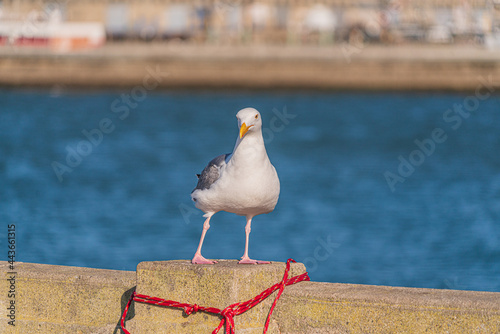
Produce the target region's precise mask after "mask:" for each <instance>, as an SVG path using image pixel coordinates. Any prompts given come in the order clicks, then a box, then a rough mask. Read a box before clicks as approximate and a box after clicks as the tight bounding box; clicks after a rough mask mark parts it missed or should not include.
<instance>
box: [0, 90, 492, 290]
mask: <svg viewBox="0 0 500 334" xmlns="http://www.w3.org/2000/svg"><path fill="white" fill-rule="evenodd" d="M130 93H131V92H130V91H128V90H123V91H106V92H96V91H90V92H71V91H70V92H65V91H49V90H47V91H16V90H3V91H1V90H0V186H1V188H0V223H1V224H2V225H3V227H0V246H1V247H2V248H4V251H2V253H4V254H6V253H7V247H6V243H5V241H6V239H7V237H6V233H7V225H9V224H12V223H14V224H16V230H17V235H16V238H17V260H19V261H25V262H37V263H49V264H58V265H71V266H88V267H95V268H109V269H124V270H135V267H136V265H137V264H138V263H139V262H141V261H152V260H171V259H190V258H191V257H192V256H193V254H194V252H195V250H196V247H197V244H198V241H199V237H200V233H201V228H202V223H203V217H202V213H201V212H200V211H198V210H197V209H196V208H195V207H194V206H193V204H192V203H191V200H190V192H191V190H192V189H193V188H194V187H195V185H196V182H197V180H196V173H199V172H200V171H201V170H202V169H203V167H204V166H205V164H206V163H207V162H208V161H209V160H210V159H212V158H213V157H215V156H216V155H219V154H221V153H227V152H230V151H231V150H232V148H233V145H234V141H235V138H236V135H237V123H236V118H235V114H236V112H237V111H238V110H239V109H241V108H243V107H247V106H253V107H256V108H257V109H259V110H260V111H261V113H262V116H263V121H264V127H265V129H266V130H265V131H264V137H265V139H266V145H267V150H268V154H269V156H270V159H271V161H272V162H273V164H274V165H275V167H276V169H277V171H278V173H279V176H280V179H281V196H280V199H279V202H278V205H277V207H276V209H275V211H274V212H272V213H270V214H268V215H261V216H257V217H256V218H255V219H254V220H253V224H252V233H251V236H250V256H251V257H253V258H257V259H267V260H276V261H286V259H287V258H294V259H295V260H297V261H300V262H304V263H305V264H306V266H307V267H308V270H309V272H310V275H311V277H312V279H313V280H315V281H328V282H344V283H362V284H377V285H393V286H409V287H428V288H450V289H466V290H488V291H500V280H499V279H498V277H500V173H499V171H500V154H499V152H500V112H499V111H500V96H495V95H493V96H490V97H489V98H487V99H485V100H478V99H476V100H474V98H473V97H472V95H470V96H469V95H468V94H466V93H464V94H458V93H455V94H445V93H418V94H417V93H415V94H410V93H365V92H349V93H345V92H306V91H304V92H302V91H293V92H221V91H215V92H211V91H206V92H204V91H175V92H149V94H148V96H147V97H144V98H143V97H142V96H141V97H139V96H136V97H138V99H135V100H134V99H132V100H129V101H128V102H127V101H121V99H122V94H130ZM454 105H458V106H465V107H466V108H468V109H469V110H472V111H471V112H470V115H468V117H467V118H464V117H463V116H460V114H458V113H454V112H453V110H452V111H448V110H449V109H453V107H454ZM463 110H465V109H463ZM464 115H466V114H465V113H464ZM99 127H102V129H100V130H99V131H100V132H101V133H102V137H101V136H100V135H99V134H98V132H97V131H93V132H92V130H93V129H96V128H99ZM435 129H437V130H435ZM439 129H441V130H439ZM84 131H89V133H91V134H92V133H93V134H94V137H93V141H94V144H91V143H90V142H89V141H87V142H85V141H86V140H87V137H86V136H85V135H84ZM103 131H105V132H103ZM436 131H437V133H436ZM433 135H434V137H435V138H434V139H432V138H433ZM415 140H419V141H421V142H423V143H424V144H423V145H427V146H423V148H422V149H419V147H418V146H417V144H416V143H415ZM431 141H432V143H431ZM73 150H74V151H76V152H77V153H78V151H79V152H80V154H79V158H78V157H75V156H70V157H69V160H67V158H68V152H70V151H73ZM416 150H420V151H421V152H420V153H419V152H416ZM424 151H425V152H424ZM70 155H71V154H70ZM401 159H403V160H401ZM401 161H404V162H403V163H402V162H401ZM410 161H412V162H410ZM411 163H414V165H416V166H413V165H410V164H411ZM56 165H57V166H58V168H56V170H58V173H59V176H60V179H61V180H59V179H58V176H57V173H56V171H55V170H54V167H53V166H56ZM400 165H402V166H400ZM61 166H65V167H61ZM398 168H399V169H400V172H398ZM70 170H71V171H70ZM390 173H392V174H390ZM387 175H391V176H390V177H389V178H390V179H391V180H392V188H391V184H390V183H391V182H389V183H388V182H387V179H386V176H387ZM394 177H395V178H394ZM394 180H397V181H394ZM402 181H404V182H402ZM244 225H245V221H244V217H240V216H236V215H234V214H229V213H224V212H221V213H218V214H216V215H215V216H214V217H213V218H212V221H211V228H210V230H209V231H208V234H207V237H206V239H205V243H204V248H203V254H204V255H205V257H207V258H228V259H236V258H239V257H240V256H241V255H242V254H243V250H244V240H245V234H244Z"/></svg>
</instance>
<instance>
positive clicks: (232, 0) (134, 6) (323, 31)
mask: <svg viewBox="0 0 500 334" xmlns="http://www.w3.org/2000/svg"><path fill="white" fill-rule="evenodd" d="M54 20H56V21H58V22H60V25H59V26H56V28H54V27H53V28H52V30H54V29H55V30H58V29H59V30H63V31H66V32H67V34H69V35H71V29H70V28H69V26H65V24H70V25H71V24H72V25H73V26H78V25H79V28H72V29H74V30H75V33H76V32H78V31H79V32H80V33H81V31H82V30H83V31H89V30H92V29H93V30H94V33H93V34H91V35H92V36H93V37H88V35H90V34H87V37H79V38H76V42H73V43H76V45H78V44H83V45H87V44H88V45H90V46H96V45H101V44H102V43H103V40H104V39H103V38H102V36H100V32H99V31H100V28H99V27H102V30H103V31H105V35H106V38H107V40H108V41H115V42H116V41H124V40H143V41H168V42H172V41H182V42H184V43H194V44H216V45H217V44H222V45H241V44H245V45H254V44H260V45H262V44H270V45H331V44H335V43H345V42H348V43H351V44H354V45H361V44H362V43H384V44H401V43H446V44H451V43H456V44H464V43H469V44H478V45H483V44H486V45H489V46H495V45H497V46H498V45H499V44H500V42H499V40H500V39H499V38H498V36H500V0H470V1H465V0H442V1H438V0H422V1H405V0H399V1H397V0H395V1H390V0H358V1H347V0H318V1H316V0H256V1H252V0H197V1H178V0H123V1H115V0H50V1H47V0H3V1H2V0H0V44H41V45H44V44H46V42H47V41H46V39H47V38H49V39H50V38H52V37H51V36H52V35H47V34H45V35H44V34H43V33H42V34H41V33H40V32H44V31H47V27H48V26H50V25H51V24H52V25H53V26H54ZM13 22H14V23H13ZM86 24H93V25H94V26H93V28H90V27H91V25H88V26H86ZM82 27H83V28H82ZM47 36H48V37H47ZM85 38H87V39H91V38H94V39H93V41H94V42H93V43H90V42H89V43H86V42H85ZM82 40H83V42H82ZM78 41H80V42H78Z"/></svg>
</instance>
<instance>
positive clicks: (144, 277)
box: [127, 260, 306, 333]
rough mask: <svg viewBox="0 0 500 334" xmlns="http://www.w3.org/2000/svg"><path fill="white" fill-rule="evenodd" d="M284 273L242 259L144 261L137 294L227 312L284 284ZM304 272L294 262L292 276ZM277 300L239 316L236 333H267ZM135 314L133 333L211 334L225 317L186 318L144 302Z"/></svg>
mask: <svg viewBox="0 0 500 334" xmlns="http://www.w3.org/2000/svg"><path fill="white" fill-rule="evenodd" d="M284 271H285V264H284V263H272V264H268V265H239V264H238V262H237V261H232V260H219V263H217V264H216V265H193V264H191V263H190V261H185V260H183V261H163V262H142V263H140V264H139V265H138V266H137V292H138V293H140V294H146V295H149V296H161V298H164V299H170V300H175V301H178V302H182V303H190V304H198V305H200V306H207V307H216V308H219V309H224V308H225V307H227V306H229V305H231V304H234V303H236V302H243V301H247V300H249V299H251V298H253V297H255V296H257V295H258V294H260V293H261V292H262V291H264V290H265V289H267V288H269V287H270V286H272V285H274V284H276V283H278V282H280V281H281V280H282V278H283V273H284ZM305 271H306V268H305V267H304V265H303V264H302V263H292V264H291V266H290V272H289V275H290V276H289V277H292V276H296V275H300V274H302V273H304V272H305ZM275 294H276V293H274V295H275ZM272 302H273V298H272V297H270V298H267V299H266V300H265V301H263V302H262V303H260V304H259V305H257V306H255V307H254V308H252V309H251V310H249V311H247V312H245V313H243V314H241V315H238V316H236V317H235V318H234V321H235V324H236V329H237V331H238V332H243V333H262V329H263V326H264V323H265V321H266V317H267V313H268V312H269V308H270V307H271V305H272ZM135 314H136V317H135V318H134V319H133V320H132V321H130V322H129V323H130V330H131V333H211V332H212V331H213V330H214V329H215V328H216V327H217V326H218V324H219V322H220V319H221V318H219V317H217V316H214V315H210V314H206V313H203V312H198V313H195V314H191V315H190V316H188V317H187V316H186V315H185V314H184V313H183V311H182V310H181V309H173V308H162V307H155V306H150V305H147V304H141V303H137V304H135ZM127 328H129V325H128V324H127Z"/></svg>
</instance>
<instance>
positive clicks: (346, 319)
mask: <svg viewBox="0 0 500 334" xmlns="http://www.w3.org/2000/svg"><path fill="white" fill-rule="evenodd" d="M273 318H274V319H275V320H276V322H277V323H278V324H279V329H280V333H290V334H291V333H500V293H494V292H474V291H456V290H436V289H416V288H395V287H386V286H370V285H353V284H333V283H317V282H303V283H300V284H298V285H297V286H290V287H287V289H286V290H285V292H284V293H283V296H282V297H281V299H280V302H279V303H278V306H277V308H276V315H275V316H273Z"/></svg>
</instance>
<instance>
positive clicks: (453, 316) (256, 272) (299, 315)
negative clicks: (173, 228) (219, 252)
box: [0, 261, 500, 334]
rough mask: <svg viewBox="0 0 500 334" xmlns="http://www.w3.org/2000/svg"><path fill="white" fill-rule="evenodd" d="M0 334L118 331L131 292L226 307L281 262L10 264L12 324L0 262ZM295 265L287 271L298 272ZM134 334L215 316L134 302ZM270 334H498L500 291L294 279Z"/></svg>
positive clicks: (252, 323) (257, 318)
mask: <svg viewBox="0 0 500 334" xmlns="http://www.w3.org/2000/svg"><path fill="white" fill-rule="evenodd" d="M0 268H1V272H2V280H1V283H0V296H1V297H0V308H1V309H2V310H3V311H1V312H0V332H1V333H23V334H30V333H50V334H52V333H54V334H57V333H89V334H90V333H120V330H119V329H117V327H116V325H117V324H118V322H119V319H120V315H121V313H122V311H123V307H124V305H125V304H126V301H127V300H128V298H129V296H130V293H131V289H132V288H133V287H134V286H135V285H136V283H137V292H139V293H143V294H151V295H154V296H157V297H162V298H165V299H173V300H176V301H179V302H188V303H198V304H199V305H201V306H212V307H218V308H221V309H222V308H224V307H226V306H228V305H230V304H232V303H235V302H241V301H245V300H248V299H250V298H252V297H254V296H255V295H257V294H258V293H260V292H262V290H264V289H265V288H268V287H270V286H272V285H273V284H275V283H277V282H279V281H280V280H281V279H282V275H283V272H284V268H285V264H284V263H272V264H271V265H258V266H257V265H238V264H237V263H236V261H221V262H220V263H219V264H216V265H192V264H190V263H189V261H165V262H143V263H140V264H139V265H138V268H137V277H136V273H134V272H127V271H116V270H102V269H90V268H78V267H64V266H52V265H43V264H29V263H17V264H16V271H17V278H16V291H17V294H16V305H17V306H16V307H17V309H16V327H15V328H14V327H12V326H9V325H7V321H8V320H9V319H8V318H6V309H7V303H8V298H7V293H6V292H7V291H8V288H9V286H8V282H7V280H6V279H5V277H6V275H7V272H8V267H7V263H6V262H0ZM304 269H305V268H304V266H303V265H302V264H295V265H292V272H291V273H290V274H291V275H298V274H300V273H302V272H303V271H304ZM275 294H276V292H275V293H274V294H273V295H271V296H270V298H268V300H265V301H264V302H263V303H262V304H259V305H257V306H256V307H255V308H254V309H252V310H250V311H248V312H247V313H245V314H242V315H239V316H236V317H235V323H236V333H252V334H253V333H261V332H262V328H263V326H264V321H265V318H266V316H267V312H268V310H269V307H270V305H271V303H272V300H273V299H274V297H275ZM129 318H130V320H128V321H127V322H126V326H127V329H128V330H130V332H131V333H132V334H140V333H211V332H212V330H213V329H215V328H216V327H217V325H218V324H219V321H220V318H219V317H216V316H213V315H210V314H206V313H203V312H198V313H195V314H191V315H189V316H186V315H185V314H184V313H183V311H182V310H178V309H170V308H166V307H156V306H152V305H146V304H141V303H133V304H132V307H131V309H130V311H129ZM268 333H273V334H277V333H281V334H284V333H289V334H292V333H293V334H295V333H297V334H298V333H500V293H494V292H474V291H454V290H434V289H414V288H394V287H383V286H368V285H352V284H333V283H318V282H301V283H297V284H295V285H291V286H288V287H286V289H285V292H284V293H283V295H282V296H281V299H280V300H279V302H278V304H277V307H276V309H275V312H274V313H273V315H272V320H271V324H270V328H269V331H268Z"/></svg>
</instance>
